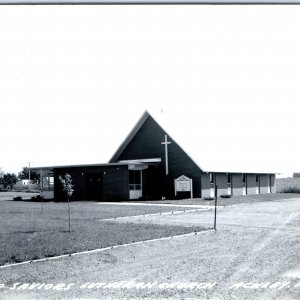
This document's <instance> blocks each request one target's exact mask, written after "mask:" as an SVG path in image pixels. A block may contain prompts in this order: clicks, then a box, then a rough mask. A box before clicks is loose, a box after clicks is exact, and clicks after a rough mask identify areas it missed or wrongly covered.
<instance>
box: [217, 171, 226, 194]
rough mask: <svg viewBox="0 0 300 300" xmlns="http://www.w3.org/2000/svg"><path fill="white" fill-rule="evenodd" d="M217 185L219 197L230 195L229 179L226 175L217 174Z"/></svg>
mask: <svg viewBox="0 0 300 300" xmlns="http://www.w3.org/2000/svg"><path fill="white" fill-rule="evenodd" d="M215 178H216V179H215V180H216V185H217V187H218V196H221V195H228V186H229V185H228V181H227V180H228V179H227V174H226V173H215Z"/></svg>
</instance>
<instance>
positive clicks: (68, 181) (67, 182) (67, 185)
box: [59, 173, 74, 232]
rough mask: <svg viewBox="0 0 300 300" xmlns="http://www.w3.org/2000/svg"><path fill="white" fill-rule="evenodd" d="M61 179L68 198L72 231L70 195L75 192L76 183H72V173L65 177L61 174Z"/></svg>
mask: <svg viewBox="0 0 300 300" xmlns="http://www.w3.org/2000/svg"><path fill="white" fill-rule="evenodd" d="M59 181H60V182H61V185H62V189H63V191H64V192H65V193H66V195H67V198H68V214H69V232H71V212H70V197H71V196H72V195H73V193H74V189H73V188H74V185H73V184H72V178H71V175H70V174H68V173H67V174H66V175H65V176H64V178H63V177H61V176H59Z"/></svg>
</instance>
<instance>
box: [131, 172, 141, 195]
mask: <svg viewBox="0 0 300 300" xmlns="http://www.w3.org/2000/svg"><path fill="white" fill-rule="evenodd" d="M129 189H130V190H141V189H142V185H141V171H140V170H130V171H129Z"/></svg>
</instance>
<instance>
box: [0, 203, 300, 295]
mask: <svg viewBox="0 0 300 300" xmlns="http://www.w3.org/2000/svg"><path fill="white" fill-rule="evenodd" d="M200 217H201V222H205V221H206V222H208V221H211V212H209V211H203V212H197V213H187V214H180V215H173V216H172V215H171V216H170V215H168V216H163V217H148V218H140V220H139V219H136V218H135V219H134V222H154V223H159V224H163V223H166V222H167V223H168V224H174V223H181V224H182V223H183V222H188V223H191V222H196V220H198V222H199V218H200ZM218 225H219V230H218V231H217V232H214V231H207V232H205V233H203V234H200V235H193V236H188V237H182V238H176V239H173V240H172V239H170V240H164V241H155V242H149V243H143V244H138V245H131V246H127V247H124V248H118V249H112V250H108V251H105V252H102V253H98V254H88V255H83V256H77V257H68V258H63V259H61V260H56V261H48V262H41V263H33V264H31V265H26V266H19V267H12V268H9V269H3V270H0V284H1V283H2V284H5V286H4V287H3V288H2V289H0V298H1V299H35V298H36V299H41V298H42V299H45V298H46V299H74V298H76V299H83V298H85V299H95V298H96V299H103V298H104V297H105V298H106V299H109V298H112V299H121V298H123V299H124V298H128V299H129V298H130V299H132V298H133V299H134V298H138V299H140V298H149V299H161V298H177V299H182V298H197V299H211V300H213V299H247V300H249V299H283V300H285V299H295V300H296V299H300V233H299V225H300V200H299V199H290V200H285V201H282V202H280V201H276V202H268V203H256V204H245V205H239V207H238V208H237V207H235V206H233V207H227V208H224V209H222V210H221V209H220V210H219V212H218ZM121 281H123V283H121ZM113 282H115V285H114V286H111V285H110V286H109V285H107V283H113ZM116 282H117V283H116ZM16 283H46V284H48V286H40V289H35V290H28V289H27V288H28V287H27V286H23V289H21V290H16V289H12V288H13V287H19V288H20V287H21V285H20V284H17V285H15V286H14V284H16ZM91 283H98V287H95V286H92V285H91ZM139 283H140V285H139V286H138V285H134V284H139ZM184 283H185V284H186V285H185V286H184V285H183V284H184ZM58 284H64V286H63V285H60V286H59V285H58ZM68 284H70V286H68ZM169 284H173V286H172V285H169ZM180 284H181V285H180ZM51 285H52V286H51ZM121 285H123V288H120V286H121ZM46 287H47V288H49V289H48V290H46ZM55 288H56V289H59V288H60V289H62V288H65V289H67V290H65V291H63V290H61V291H58V290H55Z"/></svg>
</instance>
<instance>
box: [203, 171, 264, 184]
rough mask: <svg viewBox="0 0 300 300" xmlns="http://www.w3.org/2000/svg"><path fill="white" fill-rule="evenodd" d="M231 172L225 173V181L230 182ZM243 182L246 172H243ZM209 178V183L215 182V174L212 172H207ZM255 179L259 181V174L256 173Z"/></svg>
mask: <svg viewBox="0 0 300 300" xmlns="http://www.w3.org/2000/svg"><path fill="white" fill-rule="evenodd" d="M231 175H232V174H231V173H227V182H228V183H231ZM242 175H243V182H246V174H245V173H243V174H242ZM209 180H210V183H214V182H215V174H214V173H209ZM255 181H256V182H257V183H258V182H259V174H256V178H255Z"/></svg>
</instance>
